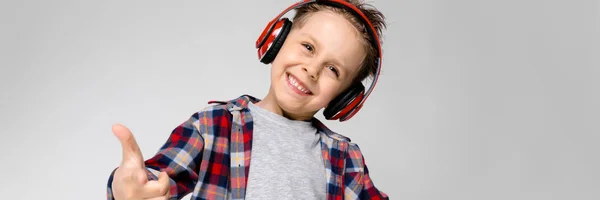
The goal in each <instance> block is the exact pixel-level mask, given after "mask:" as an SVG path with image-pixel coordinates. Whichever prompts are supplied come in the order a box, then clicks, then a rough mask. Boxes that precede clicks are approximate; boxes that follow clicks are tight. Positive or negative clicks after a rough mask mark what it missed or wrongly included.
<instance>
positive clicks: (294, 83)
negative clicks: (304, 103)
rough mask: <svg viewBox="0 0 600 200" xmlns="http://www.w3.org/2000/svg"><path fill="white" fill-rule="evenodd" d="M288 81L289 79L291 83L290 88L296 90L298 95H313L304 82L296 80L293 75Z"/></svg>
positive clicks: (289, 75) (289, 76)
mask: <svg viewBox="0 0 600 200" xmlns="http://www.w3.org/2000/svg"><path fill="white" fill-rule="evenodd" d="M287 79H288V83H289V85H290V87H291V88H292V89H294V91H295V92H296V93H299V94H301V95H310V94H312V92H311V91H310V90H309V89H307V88H306V86H305V85H304V84H303V83H302V81H299V80H298V79H296V78H295V77H294V76H292V75H291V74H288V76H287Z"/></svg>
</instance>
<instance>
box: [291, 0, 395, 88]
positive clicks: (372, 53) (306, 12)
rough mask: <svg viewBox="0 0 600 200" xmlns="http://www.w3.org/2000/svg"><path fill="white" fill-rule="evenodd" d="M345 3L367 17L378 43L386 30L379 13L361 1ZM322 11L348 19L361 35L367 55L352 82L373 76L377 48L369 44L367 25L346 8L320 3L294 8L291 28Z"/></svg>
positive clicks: (301, 24)
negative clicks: (331, 12)
mask: <svg viewBox="0 0 600 200" xmlns="http://www.w3.org/2000/svg"><path fill="white" fill-rule="evenodd" d="M345 1H346V2H348V3H350V4H352V5H354V6H355V7H356V8H358V9H359V10H360V11H361V12H362V13H363V14H364V15H365V16H366V17H367V19H368V20H369V21H370V22H371V24H373V27H374V28H375V31H376V34H377V35H378V37H379V39H380V41H377V42H381V34H382V29H383V28H386V23H385V16H384V15H383V14H382V13H381V12H380V11H378V10H377V9H376V8H375V7H373V6H372V5H370V4H368V3H364V2H362V1H361V0H345ZM323 10H328V11H333V12H334V13H338V14H341V15H342V16H344V17H345V18H346V19H348V20H349V21H350V23H352V25H354V27H355V28H356V30H358V31H359V33H361V35H362V37H361V42H362V43H363V46H364V47H365V50H366V51H365V52H366V53H367V55H366V57H365V59H364V60H363V62H362V64H361V68H360V70H359V71H358V73H357V75H356V77H355V78H354V81H355V82H360V81H362V80H364V79H365V78H367V77H369V76H374V75H375V71H376V70H377V57H378V55H377V49H376V48H377V47H376V46H373V43H371V42H370V41H371V40H373V38H371V35H370V34H369V33H368V32H367V31H366V29H367V28H368V25H366V24H363V22H362V20H361V19H360V18H359V17H360V16H356V15H355V14H354V13H353V12H352V11H349V10H348V9H347V8H343V9H342V8H341V7H333V6H329V5H327V4H320V3H310V4H306V5H303V6H300V7H298V8H296V14H295V16H294V19H293V20H294V25H293V26H294V27H302V26H303V25H304V23H306V20H307V19H308V17H310V16H311V14H313V13H316V12H319V11H323Z"/></svg>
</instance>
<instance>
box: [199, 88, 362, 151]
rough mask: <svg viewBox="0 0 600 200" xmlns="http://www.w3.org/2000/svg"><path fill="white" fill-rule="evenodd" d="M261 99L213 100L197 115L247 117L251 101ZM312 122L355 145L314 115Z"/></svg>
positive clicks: (341, 140) (247, 96)
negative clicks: (237, 114)
mask: <svg viewBox="0 0 600 200" xmlns="http://www.w3.org/2000/svg"><path fill="white" fill-rule="evenodd" d="M259 101H260V99H258V98H256V97H254V96H251V95H248V94H244V95H241V96H239V97H236V98H233V99H229V100H211V101H209V102H208V104H209V105H208V106H206V107H204V108H203V109H202V110H200V111H198V112H197V115H199V117H200V116H202V115H204V116H210V119H215V118H222V117H230V116H231V114H232V113H234V112H238V113H239V114H240V116H241V117H243V118H246V117H247V116H250V115H251V113H250V110H249V109H248V104H250V103H251V102H252V103H256V102H259ZM244 121H246V123H247V122H250V121H251V120H244ZM201 122H202V121H201ZM312 124H313V126H315V128H317V130H318V131H319V133H321V134H324V135H325V136H327V137H328V138H330V139H332V140H334V141H338V142H343V143H348V144H349V145H355V144H353V143H351V139H350V138H349V137H347V136H345V135H342V134H340V133H337V132H335V131H333V130H331V129H330V128H329V127H327V126H326V125H325V124H324V123H323V122H321V121H320V120H319V119H317V118H315V117H313V119H312ZM331 142H333V141H331Z"/></svg>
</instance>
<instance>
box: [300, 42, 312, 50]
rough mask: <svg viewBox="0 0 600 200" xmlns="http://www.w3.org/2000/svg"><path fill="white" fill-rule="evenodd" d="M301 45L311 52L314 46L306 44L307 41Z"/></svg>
mask: <svg viewBox="0 0 600 200" xmlns="http://www.w3.org/2000/svg"><path fill="white" fill-rule="evenodd" d="M302 46H304V48H306V50H308V51H310V52H313V51H314V48H313V46H312V45H310V44H308V43H303V44H302Z"/></svg>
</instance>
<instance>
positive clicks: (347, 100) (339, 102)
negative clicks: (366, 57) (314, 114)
mask: <svg viewBox="0 0 600 200" xmlns="http://www.w3.org/2000/svg"><path fill="white" fill-rule="evenodd" d="M364 91H365V86H364V85H363V84H362V83H356V84H354V85H352V86H350V87H349V88H348V89H346V91H344V92H342V93H341V94H340V95H338V96H337V97H335V98H334V99H333V100H332V101H331V102H329V105H327V107H326V108H325V110H323V115H324V116H325V119H328V120H336V119H338V118H340V117H341V116H344V115H346V114H347V113H348V112H349V111H350V110H352V109H353V107H354V106H356V105H357V103H358V102H360V101H361V100H362V98H363V97H364Z"/></svg>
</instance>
